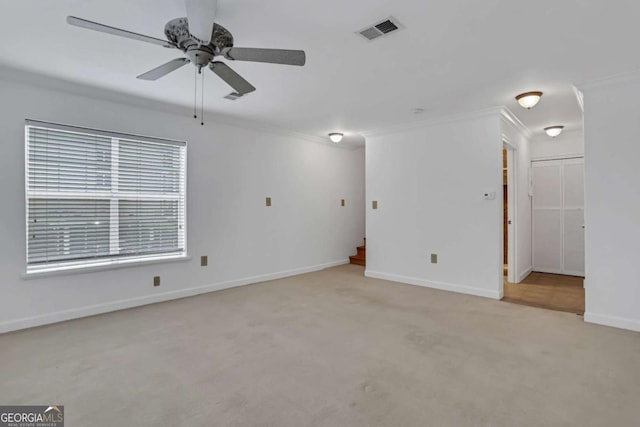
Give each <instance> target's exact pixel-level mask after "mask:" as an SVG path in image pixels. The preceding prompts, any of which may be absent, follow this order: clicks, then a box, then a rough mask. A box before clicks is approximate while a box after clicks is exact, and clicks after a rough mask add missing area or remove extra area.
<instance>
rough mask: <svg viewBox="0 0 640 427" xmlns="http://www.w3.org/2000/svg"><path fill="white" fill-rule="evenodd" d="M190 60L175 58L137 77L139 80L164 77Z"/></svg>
mask: <svg viewBox="0 0 640 427" xmlns="http://www.w3.org/2000/svg"><path fill="white" fill-rule="evenodd" d="M189 62H191V61H190V60H188V59H187V58H177V59H174V60H172V61H169V62H167V63H166V64H162V65H161V66H159V67H157V68H154V69H153V70H151V71H147V72H146V73H144V74H140V75H139V76H138V77H137V78H138V79H140V80H158V79H159V78H160V77H164V76H166V75H167V74H169V73H170V72H172V71H175V70H177V69H178V68H180V67H182V66H183V65H187V64H188V63H189Z"/></svg>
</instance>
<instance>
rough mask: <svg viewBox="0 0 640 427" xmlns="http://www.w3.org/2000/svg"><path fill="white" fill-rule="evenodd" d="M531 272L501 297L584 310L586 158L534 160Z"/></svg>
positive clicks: (508, 285)
mask: <svg viewBox="0 0 640 427" xmlns="http://www.w3.org/2000/svg"><path fill="white" fill-rule="evenodd" d="M531 166H532V168H531V171H532V184H533V198H532V231H533V239H532V241H533V248H532V249H533V272H532V273H531V274H530V275H529V276H528V277H526V278H525V279H524V280H523V281H522V282H521V283H519V284H514V282H513V281H507V280H505V285H504V298H503V300H504V301H508V302H513V303H517V304H524V305H530V306H535V307H541V308H546V309H550V310H557V311H566V312H570V313H576V314H583V313H584V310H585V291H584V158H582V157H580V158H564V159H554V160H543V161H534V162H532V165H531Z"/></svg>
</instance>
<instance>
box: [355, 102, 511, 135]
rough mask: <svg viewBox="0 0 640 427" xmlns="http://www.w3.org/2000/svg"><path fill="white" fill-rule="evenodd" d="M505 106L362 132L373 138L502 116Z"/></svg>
mask: <svg viewBox="0 0 640 427" xmlns="http://www.w3.org/2000/svg"><path fill="white" fill-rule="evenodd" d="M503 109H504V107H492V108H486V109H483V110H476V111H471V112H467V113H461V114H452V115H448V116H438V117H430V118H428V119H425V120H419V121H413V122H405V123H401V124H397V125H392V126H388V127H385V128H380V129H373V130H371V131H366V132H362V135H363V136H364V137H365V138H372V137H378V136H385V135H393V134H396V133H402V132H407V131H410V130H417V129H425V128H429V127H433V126H438V125H444V124H451V123H458V122H464V121H469V120H475V119H481V118H485V117H498V116H500V114H501V112H502V110H503Z"/></svg>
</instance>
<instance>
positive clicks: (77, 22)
mask: <svg viewBox="0 0 640 427" xmlns="http://www.w3.org/2000/svg"><path fill="white" fill-rule="evenodd" d="M67 23H68V24H70V25H73V26H76V27H80V28H86V29H88V30H93V31H100V32H102V33H107V34H113V35H114V36H120V37H126V38H128V39H133V40H140V41H143V42H147V43H152V44H157V45H159V46H164V47H175V46H174V45H173V44H171V43H170V42H168V41H167V40H162V39H157V38H155V37H149V36H145V35H143V34H138V33H133V32H131V31H127V30H121V29H120V28H115V27H110V26H108V25H103V24H98V23H97V22H93V21H88V20H86V19H82V18H77V17H75V16H67Z"/></svg>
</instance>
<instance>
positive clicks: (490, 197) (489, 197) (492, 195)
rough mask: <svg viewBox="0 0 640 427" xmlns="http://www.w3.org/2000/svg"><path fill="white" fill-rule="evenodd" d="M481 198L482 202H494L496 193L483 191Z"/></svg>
mask: <svg viewBox="0 0 640 427" xmlns="http://www.w3.org/2000/svg"><path fill="white" fill-rule="evenodd" d="M482 198H483V199H484V200H495V198H496V192H495V191H485V192H484V193H482Z"/></svg>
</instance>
